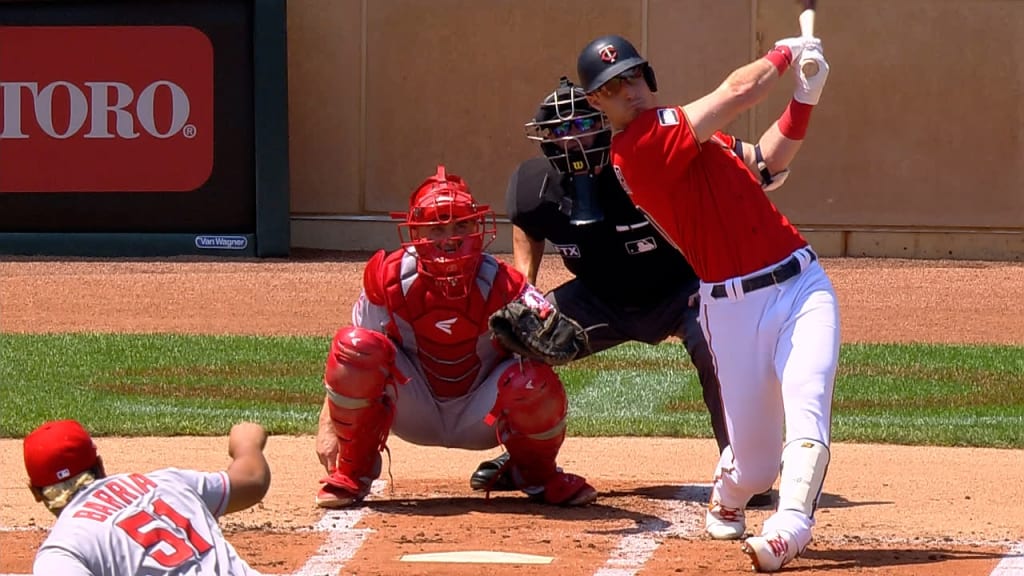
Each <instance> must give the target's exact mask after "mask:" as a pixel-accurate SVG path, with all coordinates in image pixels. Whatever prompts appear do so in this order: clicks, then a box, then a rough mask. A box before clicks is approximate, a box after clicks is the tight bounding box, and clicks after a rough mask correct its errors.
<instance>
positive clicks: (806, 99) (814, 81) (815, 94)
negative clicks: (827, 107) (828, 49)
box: [793, 42, 828, 106]
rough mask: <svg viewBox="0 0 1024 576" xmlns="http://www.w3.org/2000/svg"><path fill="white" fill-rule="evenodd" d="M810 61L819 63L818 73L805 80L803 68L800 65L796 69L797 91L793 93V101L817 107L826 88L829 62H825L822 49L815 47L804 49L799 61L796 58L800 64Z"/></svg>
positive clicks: (808, 46) (809, 46)
mask: <svg viewBox="0 0 1024 576" xmlns="http://www.w3.org/2000/svg"><path fill="white" fill-rule="evenodd" d="M819 46H820V42H819ZM808 60H814V61H815V62H817V63H818V73H817V74H815V75H814V76H811V77H810V78H805V77H804V73H803V66H802V65H798V66H797V67H796V70H795V71H794V72H796V89H795V90H794V91H793V99H794V100H796V101H797V102H802V103H804V104H810V105H811V106H816V105H817V104H818V100H820V99H821V91H822V90H823V89H824V88H825V80H826V79H827V78H828V62H826V61H825V55H824V54H822V53H821V49H820V48H819V47H817V46H814V45H807V46H806V47H804V49H803V53H802V54H801V58H800V59H799V60H797V59H796V58H794V61H798V62H800V64H803V63H804V62H806V61H808Z"/></svg>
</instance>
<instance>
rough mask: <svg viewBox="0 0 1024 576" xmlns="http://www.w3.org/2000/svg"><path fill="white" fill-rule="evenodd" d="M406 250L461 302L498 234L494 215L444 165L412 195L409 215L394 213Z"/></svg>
mask: <svg viewBox="0 0 1024 576" xmlns="http://www.w3.org/2000/svg"><path fill="white" fill-rule="evenodd" d="M392 216H393V217H398V218H402V219H404V220H405V222H402V223H401V224H399V225H398V237H399V241H400V242H401V244H402V248H403V249H405V250H406V251H408V252H410V253H412V254H415V255H416V257H417V260H418V271H419V273H420V274H423V275H424V276H426V277H429V278H431V279H433V280H434V282H435V284H436V286H437V288H438V290H439V291H440V292H441V293H442V294H443V295H444V296H446V297H448V298H463V297H465V296H466V295H468V294H469V288H470V286H472V285H473V279H474V277H475V276H476V273H477V269H478V268H479V266H480V258H481V256H482V255H483V251H484V250H485V249H486V248H487V246H489V245H490V243H491V242H493V241H494V238H495V237H496V236H497V224H496V221H495V216H494V212H492V211H491V210H490V208H489V207H488V206H487V205H484V204H477V203H476V200H474V199H473V196H472V194H471V193H470V192H469V188H468V187H467V186H466V183H465V182H464V181H463V180H462V179H461V178H459V177H458V176H455V175H448V174H447V173H446V172H445V169H444V166H438V169H437V174H435V175H434V176H431V177H430V178H427V180H426V181H424V182H423V184H421V185H420V187H419V188H417V189H416V191H415V192H413V194H412V198H411V199H410V203H409V212H407V213H393V214H392Z"/></svg>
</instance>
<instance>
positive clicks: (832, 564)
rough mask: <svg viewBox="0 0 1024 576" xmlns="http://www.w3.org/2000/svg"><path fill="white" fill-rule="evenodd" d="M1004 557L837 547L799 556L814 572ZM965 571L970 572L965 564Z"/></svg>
mask: <svg viewBox="0 0 1024 576" xmlns="http://www.w3.org/2000/svg"><path fill="white" fill-rule="evenodd" d="M1003 557H1005V553H1001V552H989V551H983V550H951V549H943V548H931V549H929V548H920V549H914V548H875V549H867V548H836V549H832V550H829V549H814V548H810V549H808V550H806V551H805V552H804V553H803V555H802V556H801V557H800V558H801V567H805V568H810V569H813V570H815V571H818V570H821V571H836V572H849V571H857V570H863V569H869V568H881V567H891V566H916V565H937V564H943V563H949V562H958V561H959V562H962V561H968V560H990V561H992V562H998V561H999V560H1001V559H1002V558H1003ZM808 564H811V566H808ZM952 570H955V567H954V566H950V565H947V566H944V567H943V572H942V573H943V574H947V573H949V574H951V573H953V572H952ZM964 571H965V572H967V569H966V567H965V568H964ZM922 573H928V572H922Z"/></svg>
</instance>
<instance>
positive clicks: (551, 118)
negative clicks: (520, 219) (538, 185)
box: [526, 76, 612, 225]
mask: <svg viewBox="0 0 1024 576" xmlns="http://www.w3.org/2000/svg"><path fill="white" fill-rule="evenodd" d="M526 137H527V138H529V139H530V140H533V141H535V142H539V143H540V149H541V151H543V152H544V155H545V156H546V157H547V159H548V161H550V162H551V165H552V166H554V167H555V169H556V170H558V171H559V172H560V173H562V174H565V175H566V176H568V180H569V182H570V187H571V189H570V190H569V198H566V199H563V202H562V204H563V211H567V213H568V215H569V221H570V222H571V223H573V224H577V225H583V224H592V223H594V222H600V221H601V220H603V219H604V212H603V210H602V209H601V205H600V203H599V198H598V195H597V193H596V190H595V189H594V172H595V170H597V169H598V168H600V167H601V166H605V165H607V164H608V156H609V153H610V150H611V141H612V129H611V126H610V125H609V124H608V121H607V119H606V118H605V116H604V114H602V113H601V111H599V110H597V109H596V108H594V107H592V106H591V105H590V103H589V102H587V96H586V94H584V93H583V89H582V88H579V87H578V86H573V84H572V82H570V81H569V79H568V78H566V77H565V76H562V78H561V80H560V81H559V84H558V88H557V89H555V91H554V92H552V93H551V94H549V95H548V96H547V97H546V98H544V102H542V103H541V105H540V108H539V109H538V110H537V114H536V116H534V118H533V120H531V121H529V122H527V123H526Z"/></svg>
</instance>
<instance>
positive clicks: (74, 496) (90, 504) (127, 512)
mask: <svg viewBox="0 0 1024 576" xmlns="http://www.w3.org/2000/svg"><path fill="white" fill-rule="evenodd" d="M266 440H267V434H266V432H265V431H264V430H263V428H262V427H260V426H258V425H256V424H249V423H242V424H237V425H235V426H234V427H233V428H232V429H231V434H230V437H229V440H228V453H229V454H230V455H231V457H232V462H231V465H230V466H229V467H228V469H227V470H226V471H223V472H209V473H208V472H197V471H193V470H180V469H176V468H166V469H163V470H156V471H154V472H147V473H144V474H143V473H138V472H134V473H127V474H115V475H113V476H107V475H106V473H105V471H104V469H103V462H102V459H101V458H100V456H99V455H98V454H97V452H96V446H95V444H94V443H93V440H92V438H91V437H90V436H89V434H88V432H86V431H85V429H84V428H83V427H82V426H81V424H79V423H78V422H75V421H73V420H62V421H57V422H48V423H46V424H43V425H42V426H40V427H39V428H37V429H36V430H34V431H33V432H32V433H31V434H29V435H28V436H27V437H26V438H25V441H24V452H25V469H26V470H27V471H28V476H29V484H30V488H31V490H32V493H33V494H34V495H35V497H36V500H38V501H41V502H43V503H44V504H45V505H46V507H47V508H48V509H49V510H50V511H51V512H53V513H54V514H56V515H57V522H56V524H54V526H53V529H52V530H51V531H50V535H49V536H48V537H47V538H46V540H45V541H44V542H43V544H42V546H41V547H40V548H39V551H38V553H37V554H36V558H35V565H34V567H33V573H34V574H37V575H39V576H43V575H46V576H50V575H54V574H60V575H61V576H124V575H137V576H190V575H199V574H221V575H225V576H246V575H256V576H258V573H257V572H256V571H254V570H253V569H252V568H250V567H249V566H248V564H246V563H245V561H244V560H242V559H241V558H239V557H238V553H237V552H235V549H234V548H233V547H232V546H231V544H229V543H228V542H227V540H225V539H224V534H223V533H222V532H221V529H220V527H219V526H218V524H217V518H218V517H220V516H221V515H223V514H226V513H228V512H236V511H239V510H244V509H245V508H248V507H250V506H253V505H255V504H256V503H257V502H259V501H260V500H261V499H262V498H263V495H264V494H266V492H267V489H268V488H269V486H270V469H269V468H268V466H267V462H266V459H265V458H264V456H263V447H264V446H265V444H266Z"/></svg>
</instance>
